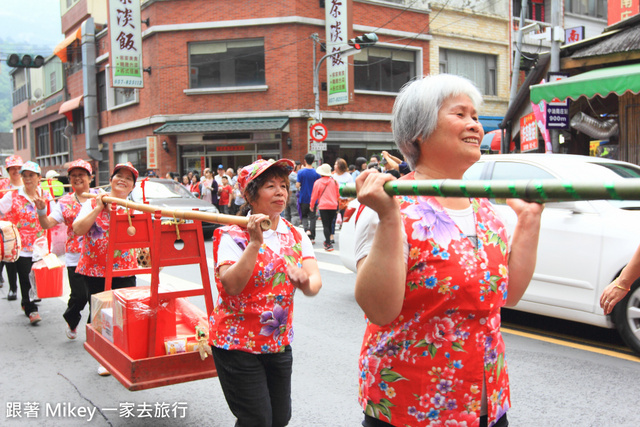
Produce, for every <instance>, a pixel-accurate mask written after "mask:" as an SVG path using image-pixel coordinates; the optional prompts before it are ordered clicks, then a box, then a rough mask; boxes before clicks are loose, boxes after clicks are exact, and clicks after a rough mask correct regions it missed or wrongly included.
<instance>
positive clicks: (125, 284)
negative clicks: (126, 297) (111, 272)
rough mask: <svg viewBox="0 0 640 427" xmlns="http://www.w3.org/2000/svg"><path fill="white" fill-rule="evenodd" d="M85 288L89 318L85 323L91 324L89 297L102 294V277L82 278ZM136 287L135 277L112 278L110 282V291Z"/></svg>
mask: <svg viewBox="0 0 640 427" xmlns="http://www.w3.org/2000/svg"><path fill="white" fill-rule="evenodd" d="M82 277H83V278H84V283H85V285H86V286H87V302H88V303H89V318H88V319H87V323H91V295H93V294H99V293H100V292H104V283H105V279H104V277H92V276H82ZM134 286H136V276H128V277H114V278H113V279H112V280H111V289H120V288H133V287H134Z"/></svg>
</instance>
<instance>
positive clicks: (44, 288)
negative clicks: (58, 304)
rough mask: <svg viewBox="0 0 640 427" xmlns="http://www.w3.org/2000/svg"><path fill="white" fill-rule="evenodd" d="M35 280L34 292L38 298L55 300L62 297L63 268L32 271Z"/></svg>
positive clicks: (44, 268) (35, 269)
mask: <svg viewBox="0 0 640 427" xmlns="http://www.w3.org/2000/svg"><path fill="white" fill-rule="evenodd" d="M33 274H34V275H35V279H36V290H37V291H38V298H56V297H61V296H62V282H63V277H64V276H63V274H64V267H56V268H52V269H49V268H47V267H46V266H44V267H43V268H35V266H34V269H33Z"/></svg>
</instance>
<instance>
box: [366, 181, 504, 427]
mask: <svg viewBox="0 0 640 427" xmlns="http://www.w3.org/2000/svg"><path fill="white" fill-rule="evenodd" d="M412 177H413V176H412V175H411V176H408V177H407V178H406V179H412ZM399 203H400V210H401V214H402V218H403V223H404V227H405V232H406V234H407V238H408V241H409V248H410V251H409V260H408V271H407V278H406V287H405V297H404V304H403V307H402V311H401V313H400V315H399V316H398V317H397V318H396V319H395V320H394V321H393V322H391V323H390V324H388V325H385V326H382V327H379V326H376V325H374V324H372V323H368V324H367V329H366V332H365V337H364V342H363V346H362V350H361V354H360V395H359V399H360V403H361V405H362V407H363V409H364V411H365V413H366V414H368V415H370V416H373V417H376V418H379V419H381V420H383V421H385V422H389V423H392V424H393V425H412V426H463V425H464V426H477V425H479V417H480V406H481V396H482V384H483V377H484V379H485V382H486V388H487V401H488V415H489V425H492V424H493V423H495V421H496V420H497V419H499V418H500V417H501V416H502V415H503V414H504V413H506V411H507V410H508V409H509V406H510V395H509V380H508V373H507V365H506V362H505V358H504V342H503V340H502V335H501V334H500V307H502V306H503V305H504V304H505V301H506V298H507V284H508V268H507V266H508V243H507V242H508V239H507V234H506V230H505V228H504V225H503V224H502V223H501V222H500V220H499V219H497V215H496V214H495V212H494V211H493V209H492V207H491V204H490V203H489V202H488V201H487V200H486V199H473V200H472V207H473V212H474V217H475V221H476V232H477V238H478V240H477V247H476V245H475V244H474V243H472V241H471V240H470V239H469V238H467V237H466V236H465V235H464V234H463V233H462V232H461V231H460V229H459V228H458V227H457V225H456V224H455V223H454V222H453V220H452V219H451V218H450V217H449V216H448V215H447V213H446V211H445V210H444V208H443V207H442V206H441V205H440V204H439V203H438V202H437V201H436V199H435V198H433V197H414V196H411V197H403V198H401V199H400V202H399Z"/></svg>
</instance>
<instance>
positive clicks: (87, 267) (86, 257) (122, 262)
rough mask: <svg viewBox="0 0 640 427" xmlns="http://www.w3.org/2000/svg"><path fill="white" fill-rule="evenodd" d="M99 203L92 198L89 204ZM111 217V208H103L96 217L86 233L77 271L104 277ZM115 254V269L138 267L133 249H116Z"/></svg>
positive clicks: (121, 208)
mask: <svg viewBox="0 0 640 427" xmlns="http://www.w3.org/2000/svg"><path fill="white" fill-rule="evenodd" d="M97 203H98V202H97V200H96V199H91V200H90V204H88V205H89V206H90V207H91V209H95V207H96V204H97ZM118 210H122V211H124V210H125V208H123V207H121V206H118ZM110 218H111V214H110V209H103V210H102V211H100V214H99V215H98V217H97V218H96V222H95V223H94V224H93V225H92V226H91V228H90V229H89V231H88V232H87V234H85V235H84V239H83V243H82V256H81V257H80V261H79V262H78V267H77V268H76V273H78V274H82V275H85V276H91V277H104V275H105V272H106V268H107V245H108V242H109V220H110ZM114 255H115V257H114V258H113V269H114V270H124V269H132V268H138V261H137V260H136V255H135V253H134V250H133V249H127V250H125V251H121V250H119V249H116V250H115V251H114ZM110 261H111V259H110Z"/></svg>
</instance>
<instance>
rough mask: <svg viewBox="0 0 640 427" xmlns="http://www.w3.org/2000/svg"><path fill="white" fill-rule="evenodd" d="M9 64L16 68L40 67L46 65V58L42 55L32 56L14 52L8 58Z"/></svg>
mask: <svg viewBox="0 0 640 427" xmlns="http://www.w3.org/2000/svg"><path fill="white" fill-rule="evenodd" d="M7 64H8V65H9V66H10V67H14V68H40V67H42V65H44V58H43V57H42V55H36V56H31V55H29V54H26V55H21V54H18V53H12V54H11V55H9V57H8V58H7Z"/></svg>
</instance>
